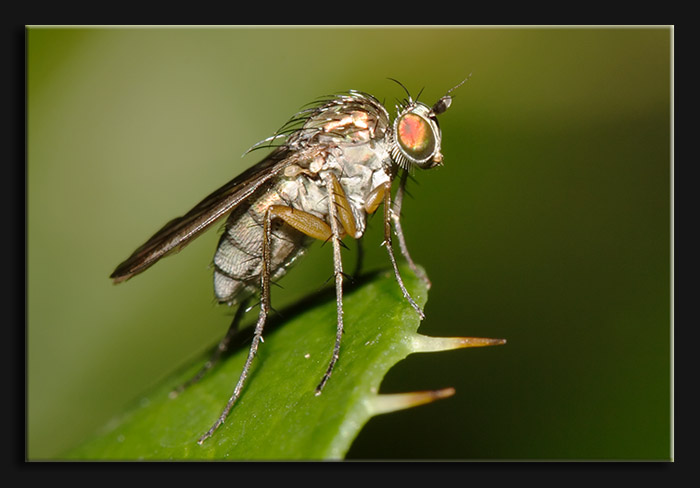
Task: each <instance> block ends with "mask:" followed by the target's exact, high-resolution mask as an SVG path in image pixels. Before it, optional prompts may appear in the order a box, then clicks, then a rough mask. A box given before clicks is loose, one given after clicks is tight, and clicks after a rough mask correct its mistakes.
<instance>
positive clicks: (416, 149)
mask: <svg viewBox="0 0 700 488" xmlns="http://www.w3.org/2000/svg"><path fill="white" fill-rule="evenodd" d="M396 133H397V139H398V142H399V144H400V145H401V148H402V149H403V150H404V151H405V152H406V154H407V155H408V156H410V157H411V158H413V159H416V160H419V161H420V160H424V159H427V158H429V157H430V156H431V155H432V154H433V151H435V134H433V129H432V128H431V127H430V124H429V123H428V121H427V120H425V119H424V118H423V117H421V116H419V115H416V114H413V113H408V114H406V115H404V116H403V117H401V119H399V122H398V125H397V127H396Z"/></svg>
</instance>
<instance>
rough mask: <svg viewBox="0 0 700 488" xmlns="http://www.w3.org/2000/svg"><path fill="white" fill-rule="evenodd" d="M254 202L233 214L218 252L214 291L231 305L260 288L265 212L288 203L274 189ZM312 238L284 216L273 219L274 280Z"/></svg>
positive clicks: (237, 209) (220, 299)
mask: <svg viewBox="0 0 700 488" xmlns="http://www.w3.org/2000/svg"><path fill="white" fill-rule="evenodd" d="M250 201H251V202H252V203H250V204H245V205H241V206H240V207H238V208H236V209H235V210H234V211H233V212H232V213H231V215H230V216H229V218H228V220H227V221H226V227H225V230H224V233H223V235H222V236H221V239H220V240H219V247H218V248H217V250H216V254H215V255H214V293H215V295H216V298H217V300H218V301H219V302H221V303H227V304H229V305H233V304H236V303H239V302H240V301H241V300H243V299H245V298H247V297H249V296H251V295H252V294H254V293H255V292H256V291H257V290H259V289H260V273H261V270H262V245H263V222H264V219H265V212H266V210H267V208H268V207H269V206H270V205H286V203H285V201H283V199H282V198H281V197H280V196H279V195H278V194H277V192H276V191H275V190H274V189H273V190H263V191H262V192H261V194H259V195H257V196H256V195H252V196H251V198H250ZM310 240H311V239H310V238H309V237H307V236H305V235H304V234H303V233H301V232H299V231H297V230H296V229H294V228H292V227H290V226H289V225H287V224H285V223H284V222H283V221H281V220H280V219H275V220H273V221H272V237H271V261H272V262H271V267H270V279H271V280H276V279H278V278H280V277H282V276H283V275H284V274H285V273H286V271H287V269H288V268H289V266H290V265H291V264H292V263H293V262H294V261H295V260H296V259H297V258H298V257H300V255H301V254H303V252H304V250H305V249H306V248H307V247H308V245H309V244H310Z"/></svg>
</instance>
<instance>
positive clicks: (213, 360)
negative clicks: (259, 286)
mask: <svg viewBox="0 0 700 488" xmlns="http://www.w3.org/2000/svg"><path fill="white" fill-rule="evenodd" d="M249 301H250V300H249V299H248V298H246V299H245V300H243V301H241V303H240V304H239V305H238V309H237V310H236V314H235V315H234V316H233V320H232V321H231V326H230V327H229V328H228V332H226V335H225V336H224V338H223V339H221V342H219V344H218V345H217V346H216V349H214V352H213V354H212V355H211V357H210V358H209V360H208V361H207V362H206V363H204V365H203V366H202V368H201V369H200V370H199V371H198V372H197V374H195V375H194V376H193V377H192V378H190V379H189V380H187V381H185V382H184V383H182V384H181V385H179V386H177V387H176V388H175V389H174V390H173V391H171V392H170V394H169V396H170V398H175V397H177V396H178V395H179V394H180V393H182V392H183V391H185V389H187V388H188V387H190V386H192V385H193V384H195V383H197V382H198V381H199V380H201V379H202V377H204V375H205V374H206V373H207V371H209V370H210V369H212V368H213V367H214V366H215V365H216V364H217V363H218V362H219V360H220V359H221V357H222V356H223V355H224V353H225V352H226V351H227V350H228V347H229V344H230V343H231V339H233V338H234V337H235V336H236V334H237V333H238V326H239V325H240V323H241V320H242V319H243V315H244V314H245V312H246V307H247V305H248V302H249Z"/></svg>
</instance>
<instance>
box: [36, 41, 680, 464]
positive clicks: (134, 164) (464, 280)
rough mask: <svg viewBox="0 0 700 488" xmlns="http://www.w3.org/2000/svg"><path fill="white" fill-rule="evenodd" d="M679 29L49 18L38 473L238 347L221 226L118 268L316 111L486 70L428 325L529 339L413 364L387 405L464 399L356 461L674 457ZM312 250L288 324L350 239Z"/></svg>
mask: <svg viewBox="0 0 700 488" xmlns="http://www.w3.org/2000/svg"><path fill="white" fill-rule="evenodd" d="M672 36H673V31H672V30H671V29H669V28H575V29H574V28H528V29H520V28H436V29H428V28H373V29H360V28H304V29H302V28H201V29H193V28H191V29H167V28H157V29H133V28H111V29H110V28H93V29H76V28H60V29H56V28H29V29H28V30H27V39H28V51H27V63H28V66H27V76H28V81H27V88H28V102H27V114H28V122H27V134H28V137H27V139H28V140H27V151H28V168H27V169H28V171H27V177H28V185H27V187H28V220H27V223H28V241H27V249H28V277H27V278H28V320H27V322H28V344H27V354H28V360H27V366H28V371H27V378H28V405H27V427H28V454H27V455H28V457H29V458H31V459H45V458H52V457H56V456H60V454H61V452H62V451H64V450H65V449H67V448H69V447H71V446H72V445H74V444H76V443H79V442H80V441H81V440H82V439H84V438H85V437H86V436H87V435H89V434H90V433H92V432H93V431H94V430H95V429H96V428H98V427H100V426H102V425H103V424H104V423H106V422H107V421H108V420H109V419H110V418H111V417H113V416H114V415H116V414H118V413H119V412H121V411H122V409H123V408H124V406H125V405H127V404H129V403H130V402H131V401H133V400H134V399H135V398H137V397H138V395H139V394H140V393H142V392H143V391H145V390H147V389H148V388H149V386H150V385H153V384H154V383H156V382H157V381H158V380H159V379H161V378H163V377H164V376H165V375H167V374H169V373H171V372H172V371H173V370H174V369H176V368H178V367H179V366H181V365H182V364H183V363H185V362H187V361H188V360H189V359H190V358H192V357H194V356H196V355H197V354H199V353H201V352H202V351H203V350H204V349H205V348H207V347H208V346H210V345H211V344H212V343H214V342H216V341H217V340H218V339H219V338H220V337H221V336H222V335H223V334H224V332H225V330H226V328H227V327H228V324H229V320H230V317H231V315H232V311H231V310H229V309H227V308H226V307H221V306H217V305H215V304H214V300H213V292H212V284H211V270H210V269H209V267H208V266H209V264H210V262H211V259H212V256H213V253H214V250H215V247H216V242H217V238H218V234H217V232H216V231H215V230H212V231H210V232H208V233H207V234H205V235H204V236H203V237H201V238H200V239H198V240H197V241H195V242H194V243H192V244H191V245H190V246H189V247H188V248H187V249H186V250H185V251H183V252H182V253H180V254H179V255H178V256H177V257H170V258H168V259H166V260H164V261H163V262H162V263H159V264H157V265H156V266H155V267H153V268H152V269H151V270H149V271H148V272H147V273H145V274H143V275H141V276H139V277H138V278H136V279H134V280H131V281H129V282H128V283H126V284H122V285H120V286H116V287H115V286H113V285H112V284H111V282H110V280H109V279H108V276H109V274H110V273H111V271H112V270H113V269H114V267H115V266H116V265H117V264H118V263H119V262H121V261H122V260H123V259H124V258H126V257H127V256H128V255H129V254H130V253H131V252H132V251H133V250H134V249H135V248H136V247H137V246H138V245H140V244H142V243H143V242H144V240H145V239H147V238H148V237H150V236H151V235H152V233H153V232H155V231H156V230H157V229H158V228H160V226H161V225H163V224H164V223H165V222H166V221H167V220H169V219H171V218H173V217H176V216H179V215H182V214H183V213H184V212H185V211H187V210H189V208H190V207H191V206H192V205H194V204H195V203H197V202H198V201H199V200H200V199H201V198H203V197H204V196H205V195H207V194H208V193H209V192H211V191H212V190H214V189H216V188H218V187H219V186H220V185H222V184H224V183H225V182H227V181H229V180H230V179H231V178H233V177H234V176H235V175H236V174H238V173H239V172H241V171H242V170H243V169H244V168H246V167H248V166H250V165H252V164H254V163H255V162H257V160H258V159H259V158H260V157H261V156H262V153H260V152H256V153H253V154H252V155H248V156H246V157H245V158H241V157H240V155H241V154H243V152H244V151H245V150H246V149H247V148H248V147H250V146H251V145H252V144H254V143H255V142H257V141H259V140H261V139H263V138H265V137H267V136H268V135H270V134H272V133H273V132H274V131H275V130H276V129H277V128H278V127H279V126H280V125H282V124H283V123H284V122H285V121H286V120H287V118H288V117H289V116H291V115H292V114H293V113H295V112H296V111H297V110H298V109H299V108H300V107H301V106H302V105H303V104H305V103H307V102H309V101H312V100H313V99H314V98H316V97H318V96H320V95H326V94H329V93H334V92H338V91H344V90H347V89H350V88H354V89H358V90H363V91H367V92H369V93H372V94H374V95H376V96H377V97H378V98H379V99H380V100H382V99H383V100H386V104H387V106H388V108H389V110H390V112H391V113H392V114H393V113H394V109H393V106H394V103H395V99H396V98H402V97H403V96H404V94H403V92H402V90H401V89H400V88H399V87H398V86H397V85H396V84H395V83H393V82H391V81H389V80H387V77H393V78H396V79H398V80H400V81H401V82H402V83H403V84H404V85H406V87H408V89H409V90H410V91H411V93H413V94H414V95H415V94H416V93H417V92H418V91H419V90H420V89H421V88H423V87H425V90H424V91H423V94H422V95H421V100H424V101H426V102H427V103H429V104H432V103H433V102H434V101H436V100H437V99H438V98H439V97H440V96H442V95H443V94H444V93H445V92H446V91H447V90H448V89H449V88H451V87H452V86H454V85H455V84H457V83H458V82H459V81H461V80H462V79H464V78H465V77H466V76H467V75H469V74H470V73H472V77H471V80H470V81H469V82H468V83H466V84H465V85H464V86H463V87H462V88H460V89H459V90H458V91H457V92H456V93H455V95H456V96H455V99H454V103H453V105H452V108H451V109H450V110H449V111H448V112H447V113H446V114H445V115H444V116H442V117H441V120H440V122H441V127H442V129H443V153H444V155H445V165H444V167H442V168H439V169H436V170H433V171H429V172H425V173H422V172H417V173H416V174H415V178H416V180H417V183H414V184H411V185H410V186H409V191H410V192H411V194H412V195H413V198H412V199H409V200H408V201H407V202H406V203H405V206H404V212H403V217H404V218H403V222H404V229H405V232H406V235H407V240H408V244H409V248H410V249H411V252H412V254H413V257H414V259H415V260H416V261H417V262H419V263H420V264H422V265H423V266H424V267H425V268H426V269H427V271H428V273H429V276H430V277H431V279H432V281H433V288H432V290H431V293H430V297H429V301H428V305H427V308H426V313H427V318H426V319H425V321H424V322H423V324H422V326H421V332H422V333H424V334H428V335H450V336H453V335H462V336H464V335H467V336H487V337H503V338H506V339H507V340H508V344H507V345H505V346H501V347H497V348H483V349H472V350H461V351H453V352H446V353H440V354H423V355H414V356H411V357H409V358H407V359H406V360H405V361H403V362H401V363H400V364H398V365H397V366H396V367H395V368H394V369H393V370H392V371H391V372H390V374H389V375H388V376H387V377H386V379H385V382H384V383H383V385H382V391H384V392H400V391H411V390H419V389H433V388H442V387H447V386H454V387H456V389H457V393H456V395H455V396H454V397H453V398H451V399H449V400H444V401H441V402H438V403H435V404H431V405H428V406H423V407H420V408H416V409H413V410H409V411H404V412H400V413H395V414H391V415H385V416H380V417H376V418H374V419H372V420H371V421H370V423H369V424H368V425H367V426H366V428H365V429H364V430H363V431H362V433H361V434H360V436H359V437H358V439H357V441H356V443H355V444H354V445H353V447H352V449H351V451H350V453H349V454H350V457H353V458H394V459H396V458H401V459H415V458H420V459H669V458H671V456H672V435H671V432H672V417H671V412H672V398H671V396H672V392H671V385H672V383H671V381H672V370H671V362H672V356H671V345H672V329H671V308H670V300H671V288H670V276H671V273H670V269H671V253H670V249H671V225H672V221H671V186H672V179H671V177H672V167H671V140H672V139H671V120H670V119H671V108H670V107H671V82H672V65H671V59H672ZM366 237H367V238H366V239H365V248H366V251H367V263H366V264H367V266H366V267H367V269H376V268H377V267H383V266H388V259H387V258H386V255H385V251H384V250H383V249H382V248H380V247H379V243H380V242H381V241H382V235H381V225H380V224H379V220H377V219H375V220H373V221H372V224H371V228H370V231H369V233H368V235H367V236H366ZM349 246H350V248H351V251H350V252H346V253H345V256H347V260H348V261H347V262H348V263H352V262H353V261H354V254H355V246H354V245H353V243H349ZM312 251H313V252H310V253H309V254H308V256H307V257H306V258H305V259H304V260H303V261H302V262H301V263H300V264H298V265H297V267H296V268H295V269H294V271H293V272H292V273H290V275H289V276H288V277H287V278H285V279H284V280H283V281H282V283H281V284H282V285H283V286H284V289H278V288H275V290H274V292H273V305H274V306H275V307H276V308H284V305H285V304H289V303H292V302H294V301H295V300H298V299H299V298H300V297H302V296H305V295H306V294H308V293H311V292H313V291H316V290H318V289H319V288H320V287H321V286H323V284H324V282H325V280H326V279H327V278H328V277H329V276H330V275H331V272H332V260H331V251H330V248H328V246H325V247H323V248H321V247H320V246H319V245H318V244H316V245H314V247H313V249H312ZM348 322H349V323H348V324H347V326H348V327H352V323H351V322H350V321H348ZM329 341H332V337H331V336H329ZM329 344H330V342H329ZM234 380H235V379H234V378H232V383H233V381H234ZM222 401H223V399H222Z"/></svg>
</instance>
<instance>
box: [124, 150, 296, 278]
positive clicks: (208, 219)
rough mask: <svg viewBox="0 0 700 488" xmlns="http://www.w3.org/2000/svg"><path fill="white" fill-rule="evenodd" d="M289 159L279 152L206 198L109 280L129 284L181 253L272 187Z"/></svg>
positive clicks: (151, 241) (159, 232)
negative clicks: (259, 193) (211, 226)
mask: <svg viewBox="0 0 700 488" xmlns="http://www.w3.org/2000/svg"><path fill="white" fill-rule="evenodd" d="M288 156H289V150H288V149H286V148H279V149H278V150H276V151H274V152H273V153H272V154H270V155H269V156H268V157H267V158H265V159H263V160H262V161H260V162H259V163H258V164H256V165H255V166H252V167H250V168H249V169H247V170H246V171H244V172H243V173H241V174H240V175H238V176H237V177H236V178H234V179H233V180H231V181H230V182H228V183H227V184H225V185H224V186H222V187H221V188H219V189H218V190H216V191H215V192H213V193H212V194H211V195H209V196H207V197H206V198H205V199H204V200H202V201H201V202H199V203H198V204H197V205H196V206H195V207H194V208H193V209H192V210H190V211H189V212H187V213H186V214H185V215H183V216H182V217H178V218H176V219H173V220H171V221H170V222H168V223H167V224H165V226H163V228H162V229H160V230H159V231H158V232H156V233H155V234H154V235H153V237H151V238H150V239H148V241H146V243H145V244H143V245H142V246H140V247H139V248H138V249H136V250H135V251H134V252H133V254H132V255H131V256H129V257H128V258H127V259H126V260H125V261H124V262H123V263H121V264H120V265H119V266H117V269H115V270H114V272H113V273H112V274H111V275H110V278H112V279H113V280H114V282H115V283H120V282H122V281H125V280H128V279H129V278H131V277H132V276H134V275H137V274H138V273H141V272H143V271H145V270H146V269H148V268H149V267H150V266H152V265H153V264H154V263H155V262H156V261H158V260H159V259H160V258H162V257H163V256H166V255H167V254H169V253H171V252H174V251H178V250H180V249H182V248H183V247H184V246H185V245H187V244H188V243H189V242H190V241H192V240H193V239H194V238H195V237H197V236H198V235H199V234H200V233H201V232H202V231H203V230H205V229H206V228H208V227H209V226H210V225H211V224H213V223H214V222H216V221H217V220H219V219H220V218H221V217H223V216H224V215H226V214H228V213H229V212H230V211H231V210H233V209H234V208H235V207H236V206H237V205H239V204H240V203H241V202H243V201H244V200H245V199H246V198H248V197H249V196H250V195H251V194H252V193H254V192H255V191H256V190H258V189H260V188H262V187H263V186H265V185H269V184H271V183H272V182H273V180H274V178H275V176H277V174H279V172H280V171H282V170H283V169H284V168H285V167H287V166H288V165H289V164H291V163H292V162H293V161H294V158H293V157H288Z"/></svg>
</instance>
